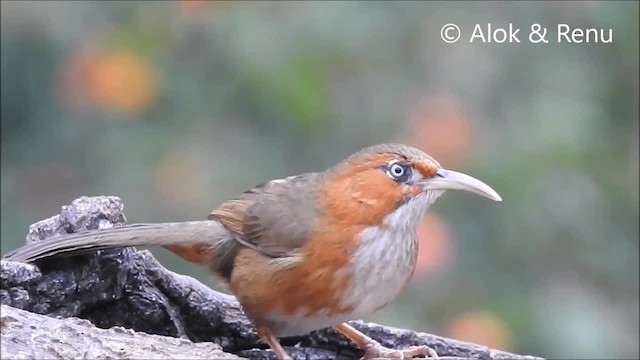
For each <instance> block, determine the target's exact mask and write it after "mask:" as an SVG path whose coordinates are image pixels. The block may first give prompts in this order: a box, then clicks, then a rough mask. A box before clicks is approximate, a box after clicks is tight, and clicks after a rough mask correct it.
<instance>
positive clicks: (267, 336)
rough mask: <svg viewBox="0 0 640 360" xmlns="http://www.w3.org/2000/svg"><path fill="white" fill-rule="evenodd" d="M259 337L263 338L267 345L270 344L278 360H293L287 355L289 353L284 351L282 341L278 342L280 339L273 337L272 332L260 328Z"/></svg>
mask: <svg viewBox="0 0 640 360" xmlns="http://www.w3.org/2000/svg"><path fill="white" fill-rule="evenodd" d="M258 336H260V337H261V338H263V339H264V341H266V342H267V344H269V346H270V347H271V350H272V351H273V352H274V353H275V354H276V357H277V358H278V360H290V359H291V357H290V356H289V355H288V354H287V352H286V351H284V348H283V347H282V345H280V340H278V338H277V337H276V336H275V335H273V332H271V330H269V329H268V328H264V327H261V328H258Z"/></svg>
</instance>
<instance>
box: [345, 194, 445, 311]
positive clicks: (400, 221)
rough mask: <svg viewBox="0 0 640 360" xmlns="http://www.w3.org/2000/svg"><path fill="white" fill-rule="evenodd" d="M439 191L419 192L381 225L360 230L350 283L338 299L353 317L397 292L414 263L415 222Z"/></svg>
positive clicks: (393, 296)
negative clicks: (349, 309) (350, 308)
mask: <svg viewBox="0 0 640 360" xmlns="http://www.w3.org/2000/svg"><path fill="white" fill-rule="evenodd" d="M443 193H444V191H430V192H425V193H423V194H420V195H418V196H416V197H414V198H413V199H411V200H409V201H408V202H406V203H405V204H402V205H401V206H400V207H398V208H397V209H396V210H395V211H394V212H393V213H392V214H390V215H388V216H387V217H386V218H385V219H384V225H383V226H376V227H370V228H368V229H366V230H365V231H363V232H362V233H361V235H360V236H361V241H360V245H359V246H358V249H357V250H356V252H355V253H354V256H353V260H352V261H351V274H349V275H351V279H352V284H351V286H350V287H349V289H348V290H347V292H346V293H345V296H344V298H343V299H342V305H344V306H347V307H352V308H353V309H354V311H353V316H354V318H360V317H364V316H367V315H369V314H371V313H372V312H374V311H376V310H378V309H380V308H382V307H384V306H385V305H387V304H388V303H390V302H391V301H393V300H394V299H395V298H396V297H397V296H398V295H399V294H400V291H401V290H402V289H403V288H404V286H405V285H406V283H407V281H408V280H409V278H410V277H411V274H413V270H414V269H415V266H416V259H417V255H418V243H417V239H416V226H417V225H418V222H419V221H420V219H422V217H423V216H424V215H425V213H426V212H427V209H428V208H429V206H430V205H432V204H433V203H434V202H435V201H436V199H437V198H438V197H440V196H441V195H442V194H443Z"/></svg>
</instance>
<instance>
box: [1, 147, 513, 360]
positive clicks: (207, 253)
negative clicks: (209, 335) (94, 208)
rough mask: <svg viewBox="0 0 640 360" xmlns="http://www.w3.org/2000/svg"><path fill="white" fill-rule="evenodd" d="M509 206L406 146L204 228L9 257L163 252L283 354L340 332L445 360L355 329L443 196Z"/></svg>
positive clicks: (372, 151)
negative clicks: (199, 269)
mask: <svg viewBox="0 0 640 360" xmlns="http://www.w3.org/2000/svg"><path fill="white" fill-rule="evenodd" d="M446 190H463V191H467V192H472V193H475V194H477V195H481V196H484V197H486V198H489V199H491V200H494V201H502V199H501V197H500V195H498V193H497V192H496V191H495V190H493V189H492V188H491V187H490V186H488V185H487V184H485V183H483V182H481V181H480V180H478V179H476V178H474V177H471V176H469V175H465V174H463V173H460V172H456V171H453V170H448V169H445V168H443V167H442V166H441V165H440V164H439V163H438V162H437V161H436V160H435V159H434V158H433V157H431V156H429V155H428V154H427V153H425V152H423V151H421V150H419V149H417V148H415V147H411V146H408V145H404V144H393V143H388V144H377V145H372V146H369V147H366V148H364V149H362V150H359V151H357V152H356V153H354V154H352V155H350V156H348V157H346V158H345V159H344V160H342V161H340V162H339V163H337V164H336V165H335V166H332V167H330V168H328V169H326V170H324V171H319V172H309V173H304V174H301V175H296V176H289V177H286V178H282V179H276V180H271V181H269V182H266V183H264V184H261V185H258V186H256V187H254V188H252V189H250V190H247V191H245V192H244V193H242V194H240V195H239V196H237V197H235V198H233V199H231V200H228V201H226V202H224V203H222V204H221V205H219V206H218V207H217V208H215V209H214V210H213V211H212V212H211V213H210V214H209V216H208V217H207V219H206V220H200V221H186V222H168V223H157V224H144V223H141V224H132V225H124V226H121V227H116V228H111V229H104V230H94V231H86V232H80V233H76V234H68V235H67V234H65V235H60V236H55V237H52V238H49V239H45V240H43V241H39V242H33V243H30V244H27V245H24V246H23V247H21V248H18V249H16V250H14V251H12V252H10V253H8V254H6V255H5V256H4V259H6V260H11V261H21V262H34V261H37V260H40V259H43V258H48V257H52V256H59V255H75V254H79V253H86V252H88V251H89V252H91V251H97V250H100V249H109V248H119V247H128V246H152V245H155V246H162V247H164V248H167V249H169V250H170V251H172V252H174V253H175V254H176V255H178V256H180V257H181V258H183V259H185V260H187V261H189V262H192V263H195V264H198V265H203V266H207V267H208V269H209V270H210V272H211V273H212V274H213V275H215V277H217V278H218V279H219V280H220V282H221V283H222V284H223V285H225V286H226V288H227V289H228V290H229V291H230V292H231V293H232V294H233V295H235V296H236V298H237V299H238V302H239V303H240V305H241V306H242V309H243V311H244V312H245V314H246V315H247V317H248V318H249V319H250V320H251V321H252V323H253V324H254V325H255V327H256V330H257V334H258V336H259V337H260V338H261V339H263V341H265V342H266V343H267V344H268V345H269V347H270V348H271V350H272V351H273V352H274V353H275V356H276V357H277V358H278V359H280V360H284V359H290V357H289V355H288V354H287V352H286V351H285V349H284V348H283V347H282V345H281V344H280V341H279V340H278V339H279V338H280V337H287V336H298V335H305V334H307V333H309V332H312V331H315V330H319V329H323V328H330V327H333V328H334V329H335V330H337V331H338V332H340V333H342V334H343V335H344V336H345V337H346V338H348V339H349V340H351V341H352V342H353V343H355V344H356V345H357V346H358V347H360V348H361V349H362V350H363V351H364V355H363V359H373V358H398V359H403V358H413V357H416V356H428V357H434V358H435V357H438V354H437V353H436V352H435V351H434V350H433V349H431V348H429V347H427V346H424V345H422V346H413V347H410V348H408V349H391V348H386V347H383V346H382V345H381V344H380V343H378V342H377V341H375V340H374V339H372V338H370V337H369V336H367V335H366V334H364V333H362V332H360V331H359V330H357V329H355V328H354V327H352V326H351V325H349V324H348V323H347V322H348V321H351V320H356V319H362V318H364V317H366V316H369V315H370V314H372V313H374V312H375V311H377V310H380V309H382V308H384V307H385V306H386V305H388V304H389V303H391V302H392V301H393V300H395V299H396V298H397V297H398V295H399V294H400V293H401V291H402V289H403V288H404V287H405V286H406V285H407V283H408V282H409V279H410V278H411V276H412V274H413V272H414V270H415V267H416V260H417V254H418V241H417V237H416V227H417V225H418V223H419V221H420V220H421V218H422V217H423V216H424V215H425V213H426V211H427V209H428V208H429V207H430V206H431V205H432V204H433V203H434V202H435V201H436V200H437V199H438V198H439V197H440V196H441V195H442V194H443V193H444V192H445V191H446Z"/></svg>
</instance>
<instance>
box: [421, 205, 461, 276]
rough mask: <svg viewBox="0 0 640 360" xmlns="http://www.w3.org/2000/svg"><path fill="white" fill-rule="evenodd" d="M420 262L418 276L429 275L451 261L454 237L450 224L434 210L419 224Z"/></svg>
mask: <svg viewBox="0 0 640 360" xmlns="http://www.w3.org/2000/svg"><path fill="white" fill-rule="evenodd" d="M417 237H418V263H417V264H416V271H415V275H416V276H429V275H432V274H433V273H435V272H437V271H440V270H442V269H444V268H445V267H446V266H447V265H449V264H450V262H451V257H452V255H453V254H452V253H453V251H452V247H453V246H452V245H453V238H452V236H451V230H450V229H449V226H448V225H447V224H446V223H445V222H444V221H443V220H442V219H441V218H440V217H438V216H437V215H435V214H434V213H433V212H430V213H428V214H427V215H426V216H425V218H424V219H423V220H422V221H421V222H420V224H418V228H417Z"/></svg>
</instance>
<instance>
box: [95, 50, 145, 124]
mask: <svg viewBox="0 0 640 360" xmlns="http://www.w3.org/2000/svg"><path fill="white" fill-rule="evenodd" d="M89 75H90V79H89V84H88V85H89V89H88V90H89V94H90V98H91V100H92V101H93V102H94V103H95V104H97V105H101V106H104V107H112V108H115V109H119V110H123V111H127V112H130V113H140V112H141V111H143V110H145V109H147V108H148V107H149V105H150V104H151V102H152V101H153V100H154V98H155V96H156V92H157V83H156V78H155V74H154V71H153V68H152V66H151V64H149V62H147V61H146V60H145V59H143V58H142V57H140V56H139V55H137V54H135V53H133V52H131V51H126V50H125V51H119V52H113V53H108V54H106V55H104V56H100V57H98V58H96V59H95V61H94V62H93V63H92V64H91V71H90V74H89Z"/></svg>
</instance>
